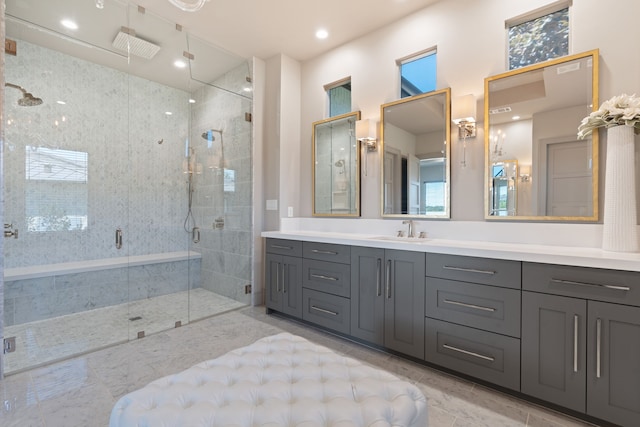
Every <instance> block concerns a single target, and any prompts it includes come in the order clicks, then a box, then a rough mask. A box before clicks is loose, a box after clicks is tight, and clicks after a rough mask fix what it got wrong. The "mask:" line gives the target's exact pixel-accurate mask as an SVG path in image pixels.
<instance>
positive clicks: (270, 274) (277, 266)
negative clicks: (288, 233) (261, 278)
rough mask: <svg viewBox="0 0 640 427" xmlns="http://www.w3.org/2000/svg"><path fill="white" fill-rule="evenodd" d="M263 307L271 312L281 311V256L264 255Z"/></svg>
mask: <svg viewBox="0 0 640 427" xmlns="http://www.w3.org/2000/svg"><path fill="white" fill-rule="evenodd" d="M265 261H266V264H265V289H266V292H267V295H266V297H265V305H266V306H267V308H268V309H271V310H278V311H280V310H282V294H281V293H280V286H281V283H282V279H281V275H282V255H274V254H270V253H268V254H266V255H265Z"/></svg>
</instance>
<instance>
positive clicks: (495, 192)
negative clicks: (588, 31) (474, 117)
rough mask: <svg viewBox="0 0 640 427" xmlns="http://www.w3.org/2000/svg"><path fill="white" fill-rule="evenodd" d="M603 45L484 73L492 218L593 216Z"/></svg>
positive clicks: (588, 218)
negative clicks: (593, 116) (592, 118)
mask: <svg viewBox="0 0 640 427" xmlns="http://www.w3.org/2000/svg"><path fill="white" fill-rule="evenodd" d="M598 105H599V104H598V51H597V50H593V51H589V52H586V53H582V54H577V55H571V56H567V57H563V58H559V59H555V60H551V61H547V62H544V63H540V64H536V65H532V66H529V67H524V68H521V69H518V70H514V71H510V72H507V73H504V74H500V75H497V76H493V77H488V78H486V79H485V159H486V160H485V161H486V163H485V164H486V167H485V170H486V180H485V191H486V197H485V200H486V201H487V206H486V210H485V212H486V214H485V217H486V218H487V219H522V220H558V221H563V220H566V221H596V220H597V219H598V135H597V132H594V134H593V135H592V136H591V137H590V138H586V139H584V140H578V138H577V131H578V126H579V125H580V122H581V120H582V118H584V117H586V116H587V115H589V113H591V112H592V111H594V109H596V108H597V106H598Z"/></svg>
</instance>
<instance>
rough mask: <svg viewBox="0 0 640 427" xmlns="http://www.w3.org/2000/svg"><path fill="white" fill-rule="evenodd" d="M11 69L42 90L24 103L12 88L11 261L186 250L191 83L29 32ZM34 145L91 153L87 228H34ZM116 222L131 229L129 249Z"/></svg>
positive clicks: (8, 149) (8, 136) (8, 163)
mask: <svg viewBox="0 0 640 427" xmlns="http://www.w3.org/2000/svg"><path fill="white" fill-rule="evenodd" d="M5 75H6V81H7V82H11V83H14V84H18V85H21V86H23V87H25V88H26V89H27V90H28V91H30V92H32V93H33V94H34V95H35V96H38V97H41V98H42V99H44V103H43V104H42V105H40V106H38V107H19V106H17V104H16V101H17V99H18V98H19V93H18V92H17V91H16V93H15V97H14V94H13V91H11V90H9V89H7V90H6V91H5V93H6V95H7V101H6V103H5V104H6V106H5V114H6V116H7V119H8V120H10V121H11V124H10V125H8V126H6V129H5V163H4V164H5V173H4V179H5V193H4V197H5V207H6V209H5V220H6V221H5V222H11V223H13V225H14V227H16V228H18V229H19V230H20V238H19V239H17V240H15V239H11V242H5V252H4V255H5V268H8V267H19V266H20V267H22V266H30V265H40V264H51V263H59V262H68V261H78V260H87V259H100V258H110V257H117V256H124V255H142V254H148V253H158V252H170V251H181V250H187V249H188V247H189V246H188V245H189V236H188V234H187V233H186V232H185V231H184V230H183V227H182V223H183V221H184V216H185V215H186V200H187V199H186V197H187V191H186V181H185V177H184V174H183V173H182V160H183V158H184V152H185V148H184V147H185V140H186V139H187V137H188V131H189V126H188V123H189V107H188V105H189V104H188V99H189V97H190V96H189V94H188V93H187V92H184V91H181V90H178V89H174V88H170V87H167V86H163V85H160V84H158V83H154V82H151V81H148V80H144V79H141V78H138V77H134V76H130V75H128V74H126V73H123V72H120V71H117V70H113V69H110V68H107V67H103V66H100V65H96V64H93V63H91V62H87V61H84V60H81V59H78V58H75V57H71V56H68V55H65V54H62V53H60V52H57V51H52V50H49V49H45V48H42V47H39V46H36V45H33V44H30V43H27V42H24V41H21V40H18V55H17V56H15V57H14V56H7V57H6V64H5ZM59 100H60V101H64V102H65V103H66V104H65V105H61V104H58V103H57V102H56V101H59ZM166 111H172V112H173V115H171V116H167V115H165V112H166ZM158 141H162V143H161V144H159V143H158ZM27 146H30V147H46V148H56V149H63V150H72V151H81V152H86V153H88V178H87V185H88V210H87V215H88V224H87V229H86V230H83V231H67V232H27V231H26V229H27V227H26V218H25V216H26V214H25V212H26V210H25V209H26V202H25V194H26V187H27V185H28V182H27V180H26V176H25V157H26V155H25V153H26V150H27ZM117 227H121V228H122V229H123V230H124V231H125V235H124V247H123V249H122V250H118V249H116V248H115V245H114V233H115V229H116V228H117Z"/></svg>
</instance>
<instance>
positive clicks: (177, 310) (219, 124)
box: [0, 0, 252, 374]
mask: <svg viewBox="0 0 640 427" xmlns="http://www.w3.org/2000/svg"><path fill="white" fill-rule="evenodd" d="M104 4H105V7H104V8H103V9H98V8H96V7H95V4H94V2H87V1H86V0H49V1H47V2H45V3H43V2H41V1H37V0H6V17H7V21H6V22H7V25H6V27H7V38H8V39H11V40H15V41H16V44H17V55H15V56H12V55H7V57H6V65H5V74H6V81H7V82H8V83H11V86H7V87H5V92H4V94H5V97H4V99H5V105H4V118H5V122H4V123H3V124H1V125H0V126H2V127H3V128H4V133H5V140H4V147H3V150H4V151H3V162H4V173H3V184H4V185H3V192H4V198H5V204H4V219H5V221H4V222H5V223H7V225H9V227H8V228H5V234H6V232H7V231H9V232H11V233H14V232H15V235H16V236H17V238H13V235H12V237H11V238H7V239H5V241H4V267H5V275H4V283H3V288H4V305H3V318H4V336H5V337H6V338H11V337H16V346H15V348H16V351H15V352H13V353H8V354H6V355H4V357H3V360H2V362H3V363H4V373H5V374H11V373H15V372H19V371H21V370H25V369H28V368H31V367H34V366H38V365H42V364H46V363H50V362H52V361H55V360H62V359H64V358H68V357H71V356H74V355H77V354H80V353H85V352H88V351H92V350H95V349H98V348H102V347H106V346H109V345H113V344H116V343H122V342H126V341H128V340H133V339H138V338H140V337H142V336H148V335H150V334H153V333H157V332H160V331H164V330H166V329H169V328H174V327H177V326H179V325H184V324H186V323H188V322H190V321H193V320H196V319H200V318H204V317H208V316H211V315H214V314H217V313H219V312H222V311H226V310H230V309H235V308H237V307H240V306H243V305H245V304H247V303H249V302H250V297H251V295H250V294H246V293H245V290H247V289H249V288H250V286H248V285H250V283H251V277H250V271H251V257H250V254H251V242H252V236H251V180H252V176H251V165H252V159H251V123H250V122H249V121H247V119H248V117H247V116H246V115H245V113H250V112H251V104H252V101H251V92H250V89H251V82H250V80H251V79H250V77H251V73H250V67H249V66H248V62H247V61H245V60H242V59H239V58H235V57H233V56H232V55H229V54H228V53H225V52H221V51H220V50H219V49H215V48H213V47H211V46H209V45H207V44H206V43H204V42H203V41H200V40H198V39H195V38H191V37H190V36H189V35H188V34H187V33H186V32H182V31H178V30H177V29H176V25H175V23H172V22H170V21H168V20H165V19H163V18H160V17H158V16H156V15H154V14H153V13H151V12H150V11H148V10H147V11H141V10H139V8H138V7H137V6H136V5H133V4H129V3H126V2H120V1H116V0H106V1H105V2H104ZM45 5H46V7H45ZM49 7H51V9H49ZM52 10H56V13H55V14H54V13H52V12H51V11H52ZM65 12H69V16H75V17H77V18H78V19H79V22H78V29H77V30H68V29H64V28H62V27H60V23H59V17H60V16H62V15H65ZM87 28H90V29H91V31H86V29H87ZM83 30H85V31H83ZM134 34H135V38H136V40H134V39H132V37H134V36H133V35H134ZM138 39H139V40H138ZM123 40H125V41H124V43H125V44H124V47H123V44H122V43H123ZM127 43H129V45H127ZM154 45H155V47H154ZM127 46H128V47H127ZM158 46H159V47H160V48H159V49H158V48H157V47H158ZM185 52H186V53H185ZM145 55H146V56H149V57H144V56H145ZM215 55H217V57H218V58H219V59H220V60H219V61H215V57H216V56H215ZM212 58H213V59H212ZM177 60H181V61H183V64H184V67H182V68H181V67H178V66H176V61H177ZM212 62H213V63H215V64H225V68H223V69H215V70H213V71H209V72H208V71H207V70H206V69H207V67H209V66H211V63H212ZM207 64H209V65H207ZM196 72H197V73H196ZM194 73H195V74H194ZM196 74H197V75H196ZM29 94H31V95H29ZM37 98H41V99H42V100H43V102H42V103H41V104H39V105H33V106H26V105H31V104H38V100H37ZM211 130H213V132H208V131H211ZM203 134H204V135H203Z"/></svg>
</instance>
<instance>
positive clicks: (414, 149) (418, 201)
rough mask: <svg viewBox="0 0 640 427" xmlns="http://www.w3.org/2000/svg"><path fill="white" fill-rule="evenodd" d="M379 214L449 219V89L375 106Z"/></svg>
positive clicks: (384, 215)
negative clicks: (379, 134) (377, 108)
mask: <svg viewBox="0 0 640 427" xmlns="http://www.w3.org/2000/svg"><path fill="white" fill-rule="evenodd" d="M380 110H381V111H380V113H381V120H382V144H381V145H382V147H383V148H382V152H383V155H382V176H383V179H382V216H383V217H399V216H401V217H405V216H411V217H416V218H449V215H450V211H449V182H450V180H449V174H450V172H449V171H450V162H449V157H450V156H449V146H450V144H449V141H450V135H451V89H450V88H446V89H442V90H437V91H433V92H428V93H425V94H421V95H416V96H413V97H410V98H403V99H401V100H399V101H394V102H390V103H388V104H383V105H382V106H381V107H380Z"/></svg>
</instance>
